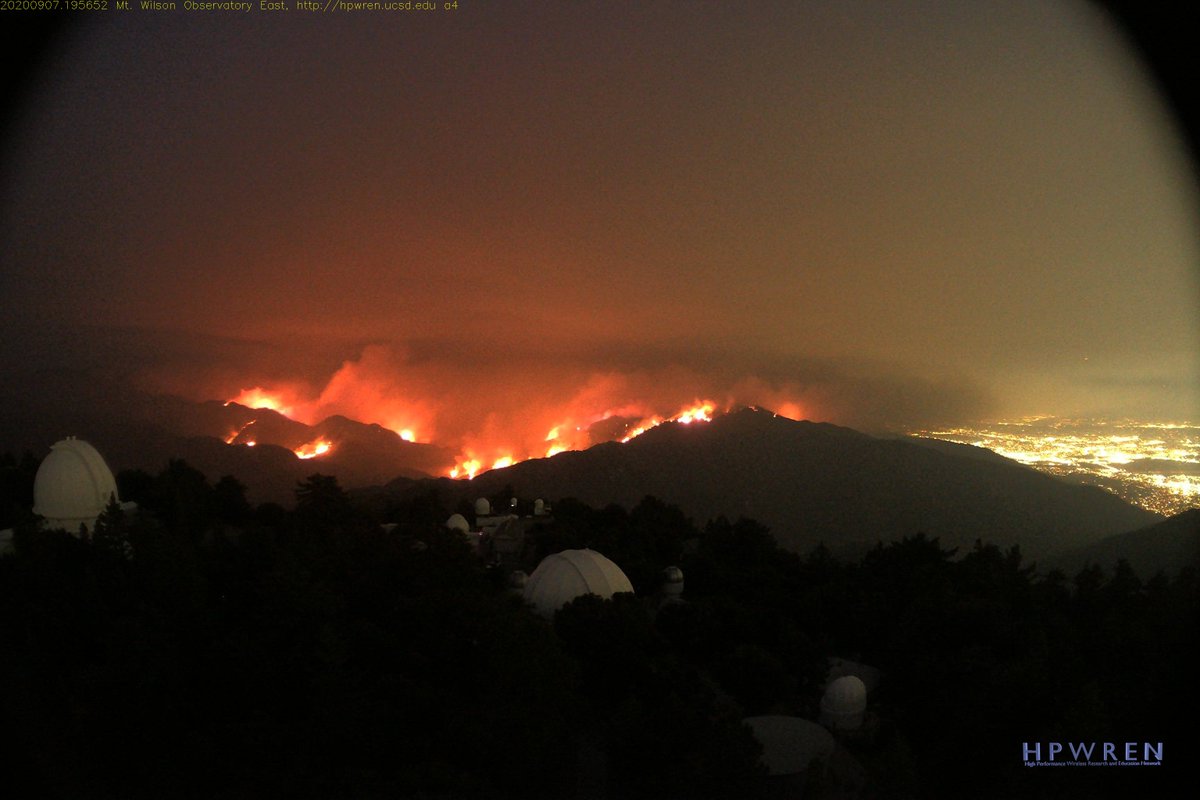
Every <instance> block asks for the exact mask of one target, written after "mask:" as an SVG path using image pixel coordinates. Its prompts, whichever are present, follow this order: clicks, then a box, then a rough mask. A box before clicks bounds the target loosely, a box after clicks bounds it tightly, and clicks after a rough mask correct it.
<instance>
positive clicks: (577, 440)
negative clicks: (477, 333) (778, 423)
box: [446, 400, 717, 479]
mask: <svg viewBox="0 0 1200 800" xmlns="http://www.w3.org/2000/svg"><path fill="white" fill-rule="evenodd" d="M716 408H717V405H716V403H714V402H713V401H711V400H697V401H695V402H694V403H693V404H692V405H690V406H684V407H683V408H681V409H680V410H679V411H678V412H676V413H675V414H672V415H671V416H669V417H662V416H658V415H652V416H649V417H644V418H642V419H640V420H638V422H637V423H636V424H634V425H633V427H632V428H629V429H628V432H627V433H626V434H625V436H624V437H622V438H621V440H620V441H621V442H622V444H623V443H625V442H628V441H630V440H631V439H633V438H635V437H637V436H640V435H641V434H643V433H645V432H646V431H648V430H650V429H651V428H655V427H658V426H659V425H662V424H663V423H664V422H678V423H680V424H681V425H690V424H692V423H694V422H711V421H712V418H713V414H714V413H715V412H716ZM620 416H622V415H621V414H619V413H618V412H613V411H606V412H605V413H603V414H600V415H597V416H596V417H595V418H594V419H592V420H591V421H590V422H591V423H592V424H594V423H596V422H604V421H606V420H609V419H612V418H614V417H620ZM588 436H589V434H588V426H583V425H571V424H570V423H565V422H564V423H561V424H559V425H555V426H554V427H553V428H551V429H550V431H549V432H548V433H547V434H546V438H545V441H547V442H549V443H550V446H549V447H548V448H547V449H546V455H545V457H546V458H550V457H552V456H556V455H558V454H559V453H563V452H566V451H567V450H580V449H583V448H585V447H587V446H588V444H589V439H588ZM536 457H537V454H536V453H531V454H530V455H529V456H527V458H536ZM524 460H526V459H524V458H517V457H516V456H514V455H513V454H512V453H505V454H503V455H499V456H498V457H496V458H495V459H494V460H493V461H492V466H491V467H489V469H503V468H504V467H511V466H512V465H513V464H516V463H519V462H521V461H524ZM484 463H485V462H484V461H482V460H481V459H480V457H479V455H478V454H477V453H475V452H470V451H469V452H466V453H464V454H462V455H460V456H459V457H458V459H457V461H456V464H455V466H453V467H451V468H450V469H449V470H448V471H447V473H446V474H447V475H449V476H450V477H451V478H468V479H470V478H474V477H475V476H476V475H478V474H479V473H480V472H482V471H484V470H483V464H484Z"/></svg>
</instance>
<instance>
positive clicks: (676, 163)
mask: <svg viewBox="0 0 1200 800" xmlns="http://www.w3.org/2000/svg"><path fill="white" fill-rule="evenodd" d="M26 94H27V102H26V103H25V105H24V106H23V107H22V108H21V109H20V112H21V113H20V114H19V116H17V117H16V119H17V124H16V125H15V126H14V127H13V128H12V130H13V134H12V135H11V136H10V138H9V140H8V141H7V142H6V150H5V152H4V159H5V161H4V174H5V175H6V176H8V177H7V178H6V180H5V182H4V183H5V185H4V188H3V196H2V203H3V230H2V231H0V248H2V249H0V257H2V258H3V263H4V269H3V274H2V276H0V290H2V293H3V296H4V298H5V304H6V316H7V319H6V321H5V323H4V324H5V329H6V330H8V331H9V333H8V334H7V336H8V339H9V341H10V347H8V348H6V352H8V354H9V356H10V357H11V359H12V360H13V362H14V363H20V362H21V361H22V359H27V360H29V361H32V359H33V358H34V356H33V355H32V354H34V353H38V352H45V351H53V352H54V353H55V354H57V355H56V357H57V358H60V359H67V360H69V358H68V356H69V354H70V353H75V352H76V351H79V350H81V349H82V350H83V351H86V352H87V353H88V355H86V356H84V355H80V356H78V358H79V360H81V361H85V362H87V363H89V364H91V365H92V366H98V365H100V366H102V365H103V364H104V363H105V361H106V359H107V360H112V361H113V362H118V361H119V362H121V368H128V369H129V370H130V371H131V372H132V373H136V374H137V376H138V379H139V380H140V381H142V382H143V383H144V384H145V385H146V386H149V387H151V388H155V389H159V390H163V391H174V392H179V393H183V394H187V395H189V396H192V397H195V398H196V399H203V398H204V397H205V396H211V397H213V398H214V399H225V398H226V397H228V396H230V394H229V392H231V391H233V392H236V389H237V388H238V387H239V386H240V387H248V386H250V385H255V384H265V383H267V382H270V381H289V380H291V381H297V382H301V383H304V384H305V385H309V386H311V387H314V388H313V389H312V391H313V392H314V393H319V392H320V391H321V387H322V386H323V384H324V383H325V382H327V381H329V380H330V379H331V378H332V377H333V376H334V375H335V374H337V373H338V370H339V369H343V368H344V367H345V365H347V364H350V365H358V364H365V365H372V366H371V369H372V374H373V375H374V374H375V370H378V371H379V372H380V373H381V374H382V373H385V372H387V370H392V373H391V375H392V377H391V378H389V379H387V380H384V381H383V383H382V384H380V385H381V386H382V388H380V389H378V391H381V392H391V393H404V392H405V391H409V392H411V393H412V394H413V395H414V397H415V398H416V397H419V400H420V402H421V403H426V404H452V405H454V406H455V407H456V408H461V409H462V411H461V414H462V415H469V413H470V412H469V411H468V410H467V409H469V408H472V407H474V408H478V409H479V411H478V413H479V415H480V416H483V415H486V413H488V407H489V403H492V404H500V405H502V406H514V407H515V406H516V405H519V404H520V403H521V402H526V403H529V402H531V401H530V400H529V398H530V397H534V396H535V397H537V398H538V402H542V401H545V400H546V397H547V396H548V395H549V394H553V393H558V394H567V395H570V394H572V393H579V392H581V391H583V390H584V389H583V387H586V386H587V385H588V381H589V380H593V379H595V376H597V375H609V376H612V375H620V376H624V377H623V378H622V379H621V380H623V381H626V382H627V385H623V389H622V390H628V391H629V392H639V391H640V392H646V391H651V390H652V389H658V388H662V386H663V385H664V383H665V382H668V381H674V382H676V383H677V384H678V386H679V388H680V390H681V391H682V392H684V393H687V392H688V391H689V390H690V389H691V388H692V386H693V385H694V387H695V391H696V393H699V392H702V391H712V392H717V391H722V390H723V391H725V392H727V393H735V392H736V387H738V386H743V387H745V386H748V385H750V384H751V383H754V382H757V384H756V385H758V386H759V388H760V390H759V391H757V393H756V392H754V391H751V392H749V393H750V394H755V395H756V396H763V395H770V394H771V393H775V394H779V395H780V396H782V395H783V394H786V393H787V392H789V391H790V392H792V393H793V394H795V395H802V396H804V397H807V398H808V401H809V405H810V406H811V407H812V408H813V409H816V410H817V411H816V412H815V413H821V414H822V415H824V416H827V417H830V418H834V419H838V420H842V421H854V422H856V423H862V424H868V423H869V422H870V421H872V420H874V421H876V422H878V423H879V424H888V425H903V424H915V423H917V422H928V421H930V420H936V418H937V417H938V416H939V415H943V416H946V417H947V418H949V417H955V418H963V417H970V416H972V415H975V416H981V415H992V416H997V415H1017V414H1033V413H1054V414H1077V413H1120V414H1128V415H1159V416H1163V415H1166V416H1194V414H1195V411H1196V409H1197V408H1198V407H1200V403H1198V402H1197V401H1198V399H1200V389H1198V385H1200V375H1198V373H1200V368H1198V366H1197V365H1198V364H1200V358H1198V355H1200V333H1198V327H1197V326H1198V324H1200V323H1198V322H1197V320H1198V319H1200V313H1198V309H1200V302H1198V298H1200V293H1198V289H1197V274H1196V271H1195V266H1196V264H1198V263H1200V258H1198V256H1200V246H1198V241H1197V231H1196V220H1197V219H1198V218H1200V216H1198V214H1197V210H1198V209H1197V203H1196V186H1195V184H1194V179H1193V176H1194V172H1193V171H1192V167H1191V165H1190V163H1189V161H1188V160H1187V156H1186V153H1185V150H1184V147H1183V144H1182V139H1181V136H1180V133H1179V130H1178V129H1177V125H1176V123H1175V122H1174V121H1173V120H1172V118H1171V117H1170V115H1169V114H1168V113H1167V111H1166V108H1165V106H1164V104H1163V102H1162V101H1161V99H1160V98H1159V97H1158V96H1157V95H1156V93H1155V89H1154V86H1153V84H1152V82H1151V81H1150V79H1149V77H1148V73H1147V71H1146V70H1145V69H1144V67H1143V66H1142V65H1141V64H1140V63H1139V62H1138V61H1137V59H1136V58H1135V56H1134V54H1133V52H1132V51H1131V50H1130V49H1128V48H1127V47H1126V45H1125V43H1124V41H1123V40H1122V38H1121V36H1120V35H1119V33H1118V32H1117V30H1116V29H1115V28H1113V27H1112V26H1111V25H1110V24H1109V23H1108V22H1107V21H1106V19H1105V18H1104V17H1103V15H1102V14H1100V13H1099V12H1097V11H1096V10H1095V9H1094V8H1093V7H1092V6H1089V5H1084V4H1081V3H1074V2H1061V3H1044V2H1037V3H1034V2H1028V3H1025V2H1017V3H1011V2H1004V3H987V2H984V3H969V4H963V3H951V2H946V3H941V2H923V3H915V4H905V5H904V6H903V7H901V6H897V5H895V4H890V3H856V4H846V3H796V2H777V3H776V2H759V3H753V4H729V3H682V2H668V3H603V2H579V3H569V4H566V3H538V2H505V3H498V2H496V3H482V2H479V3H476V2H460V3H459V9H458V10H457V11H455V12H444V11H439V12H434V13H424V14H417V13H407V14H405V13H394V14H385V13H376V14H370V15H358V16H337V15H300V14H290V15H286V16H279V15H276V16H268V15H265V14H258V13H252V14H247V15H238V16H234V15H220V14H208V15H203V14H183V13H177V14H141V13H139V14H134V13H129V14H125V15H117V16H112V15H107V16H105V17H104V18H98V19H95V20H92V21H89V22H86V23H84V24H81V25H79V26H76V27H73V28H72V29H71V30H70V31H69V32H68V33H67V35H65V36H64V37H62V38H61V39H60V40H59V41H58V42H57V43H56V46H55V48H54V50H53V51H52V52H51V53H50V54H49V56H48V57H47V58H46V59H45V67H44V69H43V70H42V71H41V72H40V73H39V74H38V78H37V81H36V83H34V84H33V85H32V89H31V90H30V91H28V92H27V93H26ZM79 326H85V328H86V330H88V331H90V333H88V334H86V335H84V336H83V338H86V339H88V340H89V341H93V342H105V343H107V344H105V345H104V346H102V347H92V348H90V349H89V348H87V347H83V348H80V347H79V346H65V345H63V346H56V345H54V344H53V341H55V339H54V337H56V336H58V337H62V336H66V337H67V338H68V339H72V336H73V335H72V334H63V333H61V332H62V331H70V330H75V329H76V328H79ZM81 329H82V328H81ZM54 331H58V333H54ZM78 338H79V336H78V335H74V339H73V340H78ZM11 343H15V344H11ZM355 369H359V370H365V369H366V367H361V368H360V367H353V368H352V369H351V371H354V370H355ZM639 376H640V377H639ZM764 387H765V388H764ZM347 391H349V390H347ZM614 391H615V389H614ZM798 399H803V398H798ZM345 402H347V403H348V402H350V400H349V399H347V400H346V401H345ZM444 416H445V415H443V417H444ZM441 424H442V425H443V426H444V425H446V424H448V423H447V422H446V420H445V419H443V422H442V423H441ZM460 427H463V428H465V427H467V425H466V423H462V424H460Z"/></svg>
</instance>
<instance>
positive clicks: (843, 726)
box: [821, 675, 867, 731]
mask: <svg viewBox="0 0 1200 800" xmlns="http://www.w3.org/2000/svg"><path fill="white" fill-rule="evenodd" d="M866 710H867V687H866V684H864V683H863V682H862V679H861V678H859V677H857V676H855V675H843V676H842V677H840V678H835V679H834V680H832V681H830V682H829V685H828V686H827V687H825V694H824V695H823V696H822V697H821V724H822V725H824V726H825V727H826V728H829V729H830V730H831V731H856V730H858V729H859V728H861V727H862V724H863V715H864V714H865V713H866Z"/></svg>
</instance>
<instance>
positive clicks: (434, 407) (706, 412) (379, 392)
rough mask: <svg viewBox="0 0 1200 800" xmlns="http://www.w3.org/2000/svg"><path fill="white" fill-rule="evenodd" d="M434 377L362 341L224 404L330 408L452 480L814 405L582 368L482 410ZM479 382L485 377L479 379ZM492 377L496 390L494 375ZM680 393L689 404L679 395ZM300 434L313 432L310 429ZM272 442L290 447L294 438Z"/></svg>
mask: <svg viewBox="0 0 1200 800" xmlns="http://www.w3.org/2000/svg"><path fill="white" fill-rule="evenodd" d="M485 374H487V373H485ZM452 377H453V379H454V381H455V383H453V384H451V385H453V386H457V385H458V384H457V381H458V380H459V375H458V374H457V373H455V374H454V375H453V376H452ZM441 380H442V378H441V377H440V376H439V374H438V373H436V372H430V371H428V370H427V371H425V372H420V371H410V370H406V364H405V362H404V361H403V359H401V358H397V357H395V356H394V355H393V354H390V353H389V352H388V351H387V350H386V349H380V348H376V347H370V348H367V349H366V350H364V352H363V354H362V355H361V356H360V357H359V358H358V359H351V360H348V361H346V362H345V363H344V364H343V365H342V366H341V368H340V369H338V370H337V371H336V372H335V373H334V374H333V375H332V377H330V378H329V379H328V381H327V382H326V384H325V385H324V386H323V387H322V386H319V385H314V384H311V383H307V382H302V381H286V380H285V381H282V382H279V383H272V384H267V385H265V386H264V385H261V384H253V388H248V389H247V388H241V389H240V391H239V393H238V394H237V396H235V397H233V398H232V399H230V400H229V401H228V402H227V403H226V405H229V404H231V403H239V404H241V405H243V406H248V407H251V408H256V409H270V410H273V411H276V412H277V413H280V414H283V415H284V416H287V417H288V418H290V419H292V420H295V421H297V422H301V423H303V424H305V425H309V426H318V425H320V424H321V422H322V421H323V420H325V419H327V418H329V417H330V416H333V415H335V414H337V415H341V416H345V417H349V418H350V419H354V420H358V421H360V422H362V423H365V424H370V423H375V424H378V425H380V426H381V427H384V428H386V429H388V430H391V431H393V432H394V433H395V434H396V436H398V437H399V438H400V439H401V440H403V441H405V442H413V443H416V442H421V443H427V444H432V445H435V446H436V447H437V449H443V448H445V450H443V452H448V453H453V454H455V455H454V457H453V459H450V458H447V459H446V461H447V462H449V463H445V465H444V466H443V467H441V468H439V469H438V471H439V472H441V474H443V475H449V476H450V477H452V478H474V477H475V476H477V475H479V474H480V473H482V472H485V471H487V470H489V469H502V468H504V467H507V466H511V465H513V464H516V463H519V462H521V461H524V460H527V459H531V458H551V457H554V456H557V455H559V454H561V453H564V452H566V451H568V450H584V449H587V448H588V447H591V446H593V445H595V444H599V443H601V442H608V441H613V442H629V441H631V440H633V439H634V438H636V437H638V436H640V435H641V434H643V433H645V432H646V431H648V430H651V429H652V428H655V427H658V426H660V425H662V424H664V423H667V422H677V423H679V424H681V425H692V424H695V423H700V422H709V421H711V420H712V419H713V417H714V416H715V415H716V414H718V413H724V412H727V411H729V410H730V409H731V408H734V407H740V406H743V405H750V404H761V405H764V406H767V407H770V408H773V409H775V410H776V412H777V413H778V414H779V415H781V416H785V417H789V418H791V419H801V418H803V416H804V413H803V412H805V411H807V412H808V413H811V412H812V411H813V409H811V408H809V407H808V405H807V403H806V405H805V408H804V409H802V408H801V406H800V405H799V404H798V403H797V402H796V399H795V398H797V397H801V396H804V392H805V389H804V387H802V386H798V385H795V384H785V385H775V384H771V383H768V382H766V381H763V380H760V379H758V378H754V377H752V376H747V377H745V378H742V379H739V380H738V381H736V382H734V383H732V384H726V385H724V386H720V385H717V384H715V383H714V382H713V381H712V380H709V379H706V378H705V377H704V376H701V375H698V374H697V373H694V372H690V371H688V370H686V369H683V368H679V369H675V368H670V369H664V370H662V371H646V372H619V371H610V372H599V373H588V374H582V373H580V374H577V375H571V376H569V377H561V378H559V379H557V381H556V383H555V384H554V389H555V390H556V391H539V392H535V393H530V392H527V391H523V392H521V393H520V394H519V395H514V394H513V393H512V392H509V393H507V394H506V393H505V392H504V391H503V390H501V391H499V392H496V393H494V395H493V394H489V409H488V413H486V414H483V415H480V414H479V413H478V409H477V408H475V407H474V406H473V402H474V400H473V399H472V398H471V397H467V396H460V395H461V393H457V394H456V393H455V392H449V393H448V392H447V390H446V387H445V386H442V385H441V384H440V383H439V381H441ZM447 380H448V378H447ZM242 385H243V386H245V385H246V384H242ZM480 385H488V386H490V385H491V384H490V383H488V381H486V380H481V384H480ZM497 385H499V386H501V388H502V389H503V386H504V384H503V383H502V382H501V383H500V384H497ZM541 388H543V389H544V388H546V387H541ZM560 393H561V394H560ZM712 397H717V398H719V399H718V400H713V399H710V398H712ZM688 398H693V399H692V402H690V403H683V402H681V401H683V400H687V399H688ZM672 409H675V411H674V413H671V410H672ZM236 424H241V423H240V422H239V423H235V425H236ZM252 424H254V421H253V420H252V421H251V422H249V423H246V424H245V425H243V426H242V427H241V428H239V429H238V430H233V429H232V428H233V426H231V427H230V428H227V429H225V430H226V431H227V433H226V434H224V435H223V438H224V439H225V442H226V443H227V444H230V445H235V444H240V445H247V446H248V445H251V444H252V441H251V437H252V436H253V434H254V433H259V435H258V436H253V438H254V439H262V440H263V442H264V443H267V441H268V439H267V438H264V437H265V434H263V433H261V431H263V430H264V429H263V428H262V426H259V428H258V429H257V430H256V429H253V428H250V427H249V426H250V425H252ZM319 430H324V429H323V428H319ZM542 432H545V433H544V434H543V433H542ZM308 435H309V436H316V430H314V431H313V432H312V433H310V434H308ZM327 437H328V434H323V435H322V436H321V437H318V438H316V439H314V440H313V441H311V442H308V443H307V444H304V445H302V446H300V447H297V448H296V449H295V450H294V451H293V452H295V453H296V455H297V456H298V457H300V458H304V459H309V458H316V457H319V456H321V455H324V454H326V453H329V452H330V451H331V450H333V449H335V448H336V447H338V446H340V444H341V443H340V442H338V441H334V440H332V439H330V438H327ZM273 443H274V444H286V446H288V447H293V446H294V445H295V440H290V441H288V442H286V443H284V442H278V441H274V442H273ZM431 452H434V451H432V450H431Z"/></svg>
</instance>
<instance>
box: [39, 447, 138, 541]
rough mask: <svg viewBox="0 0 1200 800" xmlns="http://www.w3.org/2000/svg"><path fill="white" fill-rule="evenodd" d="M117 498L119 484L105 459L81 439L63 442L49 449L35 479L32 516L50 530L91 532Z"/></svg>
mask: <svg viewBox="0 0 1200 800" xmlns="http://www.w3.org/2000/svg"><path fill="white" fill-rule="evenodd" d="M114 499H117V482H116V480H114V479H113V474H112V470H110V469H109V468H108V465H107V464H105V463H104V458H103V457H102V456H101V455H100V453H98V452H97V451H96V448H94V447H92V446H91V445H90V444H88V443H87V442H85V441H83V440H82V439H63V440H62V441H61V442H56V443H55V444H54V445H53V446H52V447H51V448H50V454H49V455H48V456H46V458H45V459H44V460H43V461H42V465H41V466H40V467H38V471H37V477H35V478H34V479H33V513H35V514H38V515H40V516H41V517H43V518H45V520H46V525H47V526H48V527H51V528H62V529H64V530H66V531H67V532H69V533H77V532H78V531H79V526H80V525H86V526H87V527H88V528H89V529H91V528H92V527H93V526H94V525H95V524H96V518H97V517H99V516H100V515H101V514H102V513H104V509H105V507H106V506H107V505H108V504H109V501H111V500H114Z"/></svg>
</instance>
